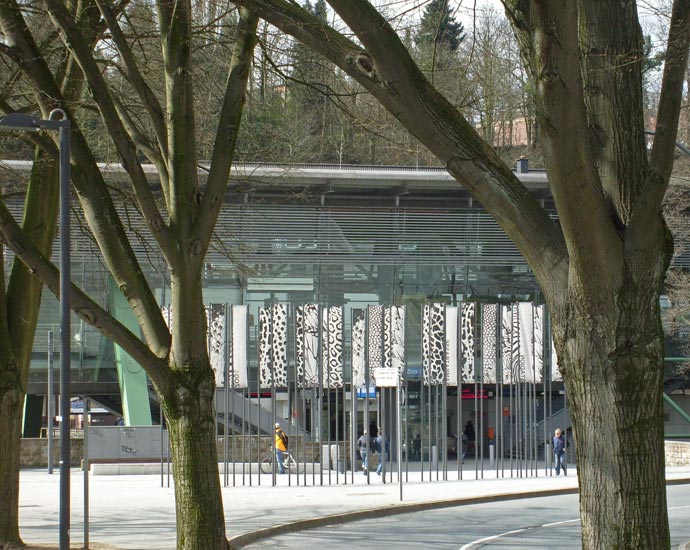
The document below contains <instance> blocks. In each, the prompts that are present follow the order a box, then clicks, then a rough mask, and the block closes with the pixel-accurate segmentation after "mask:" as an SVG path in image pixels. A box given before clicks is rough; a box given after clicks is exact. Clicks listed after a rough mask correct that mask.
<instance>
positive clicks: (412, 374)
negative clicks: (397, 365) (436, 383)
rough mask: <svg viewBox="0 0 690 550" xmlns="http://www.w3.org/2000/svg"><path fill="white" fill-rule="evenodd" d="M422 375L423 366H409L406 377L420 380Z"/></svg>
mask: <svg viewBox="0 0 690 550" xmlns="http://www.w3.org/2000/svg"><path fill="white" fill-rule="evenodd" d="M421 377H422V367H407V368H406V369H405V378H407V379H408V380H419V379H420V378H421Z"/></svg>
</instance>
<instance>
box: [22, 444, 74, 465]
mask: <svg viewBox="0 0 690 550" xmlns="http://www.w3.org/2000/svg"><path fill="white" fill-rule="evenodd" d="M83 449H84V441H83V440H82V439H72V440H71V442H70V455H71V457H70V458H71V460H70V463H71V465H72V466H79V465H80V463H81V458H82V455H83ZM59 460H60V444H59V441H58V440H57V439H54V440H53V466H54V467H55V468H57V467H58V464H59ZM19 464H20V465H21V467H22V468H47V467H48V440H47V439H39V438H24V439H22V443H21V451H20V457H19Z"/></svg>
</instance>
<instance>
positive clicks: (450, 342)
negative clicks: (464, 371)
mask: <svg viewBox="0 0 690 550" xmlns="http://www.w3.org/2000/svg"><path fill="white" fill-rule="evenodd" d="M446 385H447V386H457V385H458V308H457V307H455V306H446Z"/></svg>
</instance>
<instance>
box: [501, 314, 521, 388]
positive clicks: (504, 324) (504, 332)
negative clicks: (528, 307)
mask: <svg viewBox="0 0 690 550" xmlns="http://www.w3.org/2000/svg"><path fill="white" fill-rule="evenodd" d="M499 311H500V312H501V346H502V351H503V383H504V384H513V383H517V381H518V380H517V378H516V377H515V375H514V374H515V371H516V369H515V362H516V361H519V360H520V340H519V339H518V338H517V334H518V332H517V319H518V312H517V307H513V305H512V304H511V305H505V306H500V309H499Z"/></svg>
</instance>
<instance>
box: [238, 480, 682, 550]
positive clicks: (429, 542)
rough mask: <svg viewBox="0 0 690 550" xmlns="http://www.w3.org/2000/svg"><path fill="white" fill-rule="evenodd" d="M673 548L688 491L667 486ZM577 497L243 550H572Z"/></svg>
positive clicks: (304, 535)
mask: <svg viewBox="0 0 690 550" xmlns="http://www.w3.org/2000/svg"><path fill="white" fill-rule="evenodd" d="M668 510H669V520H670V524H671V543H672V548H673V549H677V548H678V547H679V545H681V544H683V546H684V543H686V542H688V541H690V488H689V487H688V486H687V485H675V486H669V487H668ZM578 515H579V514H578V497H577V495H563V496H557V497H539V498H533V499H525V500H519V501H512V502H511V501H508V502H497V503H488V504H481V505H472V506H460V507H455V508H446V509H440V510H430V511H424V512H416V513H413V514H401V515H394V516H388V517H382V518H378V519H371V520H363V521H357V522H352V523H345V524H341V525H334V526H331V527H323V528H319V529H312V530H309V531H301V532H298V533H292V534H289V535H282V536H280V537H276V538H272V539H266V540H263V541H259V542H256V543H254V544H252V545H249V546H246V547H245V548H248V549H258V548H268V547H270V548H282V549H295V550H296V549H301V550H309V549H319V550H323V549H325V548H327V549H328V550H341V549H342V550H345V549H348V550H351V549H352V548H357V547H361V548H371V549H375V550H387V549H396V550H400V549H413V548H414V549H425V548H426V549H428V550H431V549H434V550H437V549H454V550H478V549H480V548H481V549H482V550H498V549H502V550H505V549H510V550H525V549H534V548H549V549H551V548H553V549H555V548H558V549H559V550H570V549H572V550H577V549H579V548H581V545H580V520H579V519H578Z"/></svg>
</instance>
